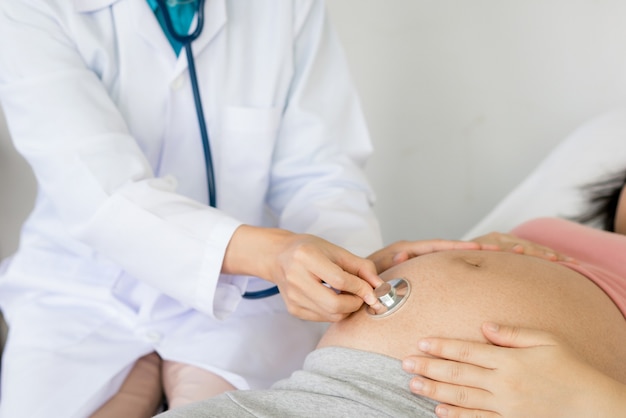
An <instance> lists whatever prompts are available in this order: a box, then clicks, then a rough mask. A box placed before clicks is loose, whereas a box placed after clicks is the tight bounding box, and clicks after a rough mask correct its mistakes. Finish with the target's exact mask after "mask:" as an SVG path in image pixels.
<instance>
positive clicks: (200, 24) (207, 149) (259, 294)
mask: <svg viewBox="0 0 626 418" xmlns="http://www.w3.org/2000/svg"><path fill="white" fill-rule="evenodd" d="M204 1H205V0H198V7H197V10H196V15H197V24H196V28H195V29H194V31H193V32H192V33H190V34H188V35H181V34H179V33H178V32H176V29H175V28H174V24H173V22H172V17H171V16H170V12H169V10H168V8H167V5H166V0H156V2H157V4H158V5H159V8H160V9H161V12H162V13H163V17H164V19H163V20H164V21H165V27H166V29H167V31H168V32H169V35H170V36H171V37H172V38H174V39H175V40H176V41H177V42H180V43H181V44H182V45H183V46H184V47H185V55H187V67H188V68H189V78H190V79H191V89H192V91H193V101H194V104H195V106H196V115H197V118H198V125H199V127H200V137H201V138H202V148H203V149H204V162H205V168H206V180H207V187H208V191H209V205H211V206H212V207H216V197H215V174H214V172H213V158H212V157H211V146H210V144H209V132H208V130H207V127H206V122H205V120H204V110H203V109H202V100H201V99H200V88H199V87H198V76H197V74H196V63H195V60H194V58H193V52H192V50H191V43H192V42H193V41H195V40H196V39H198V37H199V36H200V34H201V33H202V29H203V28H204ZM278 292H279V291H278V287H277V286H274V287H270V288H268V289H263V290H258V291H255V292H245V293H244V294H243V297H244V298H246V299H261V298H266V297H269V296H273V295H276V294H277V293H278Z"/></svg>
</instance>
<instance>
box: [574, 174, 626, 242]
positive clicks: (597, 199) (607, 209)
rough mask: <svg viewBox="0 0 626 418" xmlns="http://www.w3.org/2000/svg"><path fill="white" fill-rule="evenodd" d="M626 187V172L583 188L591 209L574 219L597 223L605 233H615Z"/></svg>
mask: <svg viewBox="0 0 626 418" xmlns="http://www.w3.org/2000/svg"><path fill="white" fill-rule="evenodd" d="M625 185H626V170H625V171H622V172H619V173H614V174H610V175H608V176H607V177H605V178H603V179H600V180H598V181H596V182H594V183H589V184H586V185H584V186H583V187H582V192H583V193H584V194H585V195H586V197H587V201H588V202H589V208H588V209H587V210H586V211H585V212H583V213H582V214H580V215H578V216H576V217H574V220H576V221H578V222H581V223H588V222H597V223H598V224H599V226H601V227H602V229H604V230H605V231H610V232H615V215H616V214H617V204H618V203H619V197H620V194H621V192H622V189H623V188H624V186H625Z"/></svg>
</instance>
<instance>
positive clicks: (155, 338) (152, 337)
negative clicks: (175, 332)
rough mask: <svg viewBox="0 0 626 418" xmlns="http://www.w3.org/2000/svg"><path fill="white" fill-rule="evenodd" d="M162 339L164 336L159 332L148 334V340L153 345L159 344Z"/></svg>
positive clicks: (149, 332)
mask: <svg viewBox="0 0 626 418" xmlns="http://www.w3.org/2000/svg"><path fill="white" fill-rule="evenodd" d="M162 337H163V336H162V335H161V333H160V332H158V331H148V332H146V340H148V341H150V342H151V343H158V342H159V341H161V338H162Z"/></svg>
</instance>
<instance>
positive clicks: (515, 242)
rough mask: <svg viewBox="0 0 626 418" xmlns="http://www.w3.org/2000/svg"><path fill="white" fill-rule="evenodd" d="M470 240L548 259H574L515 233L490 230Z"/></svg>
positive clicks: (495, 247)
mask: <svg viewBox="0 0 626 418" xmlns="http://www.w3.org/2000/svg"><path fill="white" fill-rule="evenodd" d="M472 242H477V243H479V244H481V245H488V246H491V247H492V248H494V249H496V250H499V251H508V252H512V253H516V254H524V255H530V256H533V257H539V258H544V259H546V260H550V261H574V259H573V258H572V257H569V256H567V255H565V254H560V253H558V252H556V251H554V250H553V249H551V248H548V247H545V246H543V245H539V244H536V243H534V242H532V241H528V240H525V239H522V238H518V237H516V236H515V235H511V234H503V233H501V232H491V233H489V234H486V235H482V236H480V237H477V238H474V239H473V240H472Z"/></svg>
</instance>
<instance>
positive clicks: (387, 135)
mask: <svg viewBox="0 0 626 418" xmlns="http://www.w3.org/2000/svg"><path fill="white" fill-rule="evenodd" d="M328 3H329V7H330V10H331V16H332V18H333V19H334V22H335V27H336V28H337V30H338V32H339V35H340V37H341V38H342V40H343V43H344V45H345V49H346V53H347V55H348V58H349V61H350V64H351V69H352V73H353V75H354V77H355V79H356V83H357V87H358V89H359V91H360V92H361V97H362V99H363V104H364V109H365V112H366V115H367V117H368V119H369V123H370V129H371V133H372V137H373V140H374V143H375V146H376V154H375V156H374V157H373V159H372V160H371V163H370V165H369V168H368V173H369V175H370V178H371V180H372V182H373V184H374V188H375V189H376V191H377V193H378V203H377V207H376V209H377V213H378V214H379V217H380V219H381V222H382V226H383V229H384V235H385V239H386V241H387V242H389V241H392V240H396V239H400V238H430V237H447V238H457V237H459V236H461V235H462V234H463V233H464V232H466V231H467V230H468V229H469V228H470V227H471V226H472V225H473V224H475V223H476V222H477V221H478V220H479V219H480V218H481V217H482V216H484V215H485V214H486V212H487V211H488V210H489V209H490V208H491V207H493V206H494V204H495V203H496V202H498V201H499V200H500V199H501V198H502V197H503V196H504V195H505V194H506V192H507V191H508V190H510V189H511V188H512V187H514V186H515V185H516V184H517V183H518V182H519V181H520V180H521V179H522V178H523V177H524V176H525V175H526V174H527V173H528V172H529V171H530V170H531V169H532V167H534V166H535V165H536V164H537V163H538V162H539V161H540V160H541V158H543V156H544V155H545V154H546V153H547V152H548V151H549V150H551V149H552V148H553V147H554V146H555V145H556V143H557V142H558V141H559V140H560V139H562V138H563V137H564V136H565V135H567V134H568V133H569V132H571V131H572V130H573V129H574V128H575V127H577V126H578V125H579V124H581V123H582V122H583V121H585V120H587V119H589V118H591V117H592V116H595V115H597V114H598V113H602V112H605V111H606V110H609V109H612V108H614V107H621V106H623V105H624V104H625V103H626V26H625V25H624V22H626V2H624V1H623V0H523V1H511V0H469V1H468V0H456V1H453V0H387V1H383V0H328Z"/></svg>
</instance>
